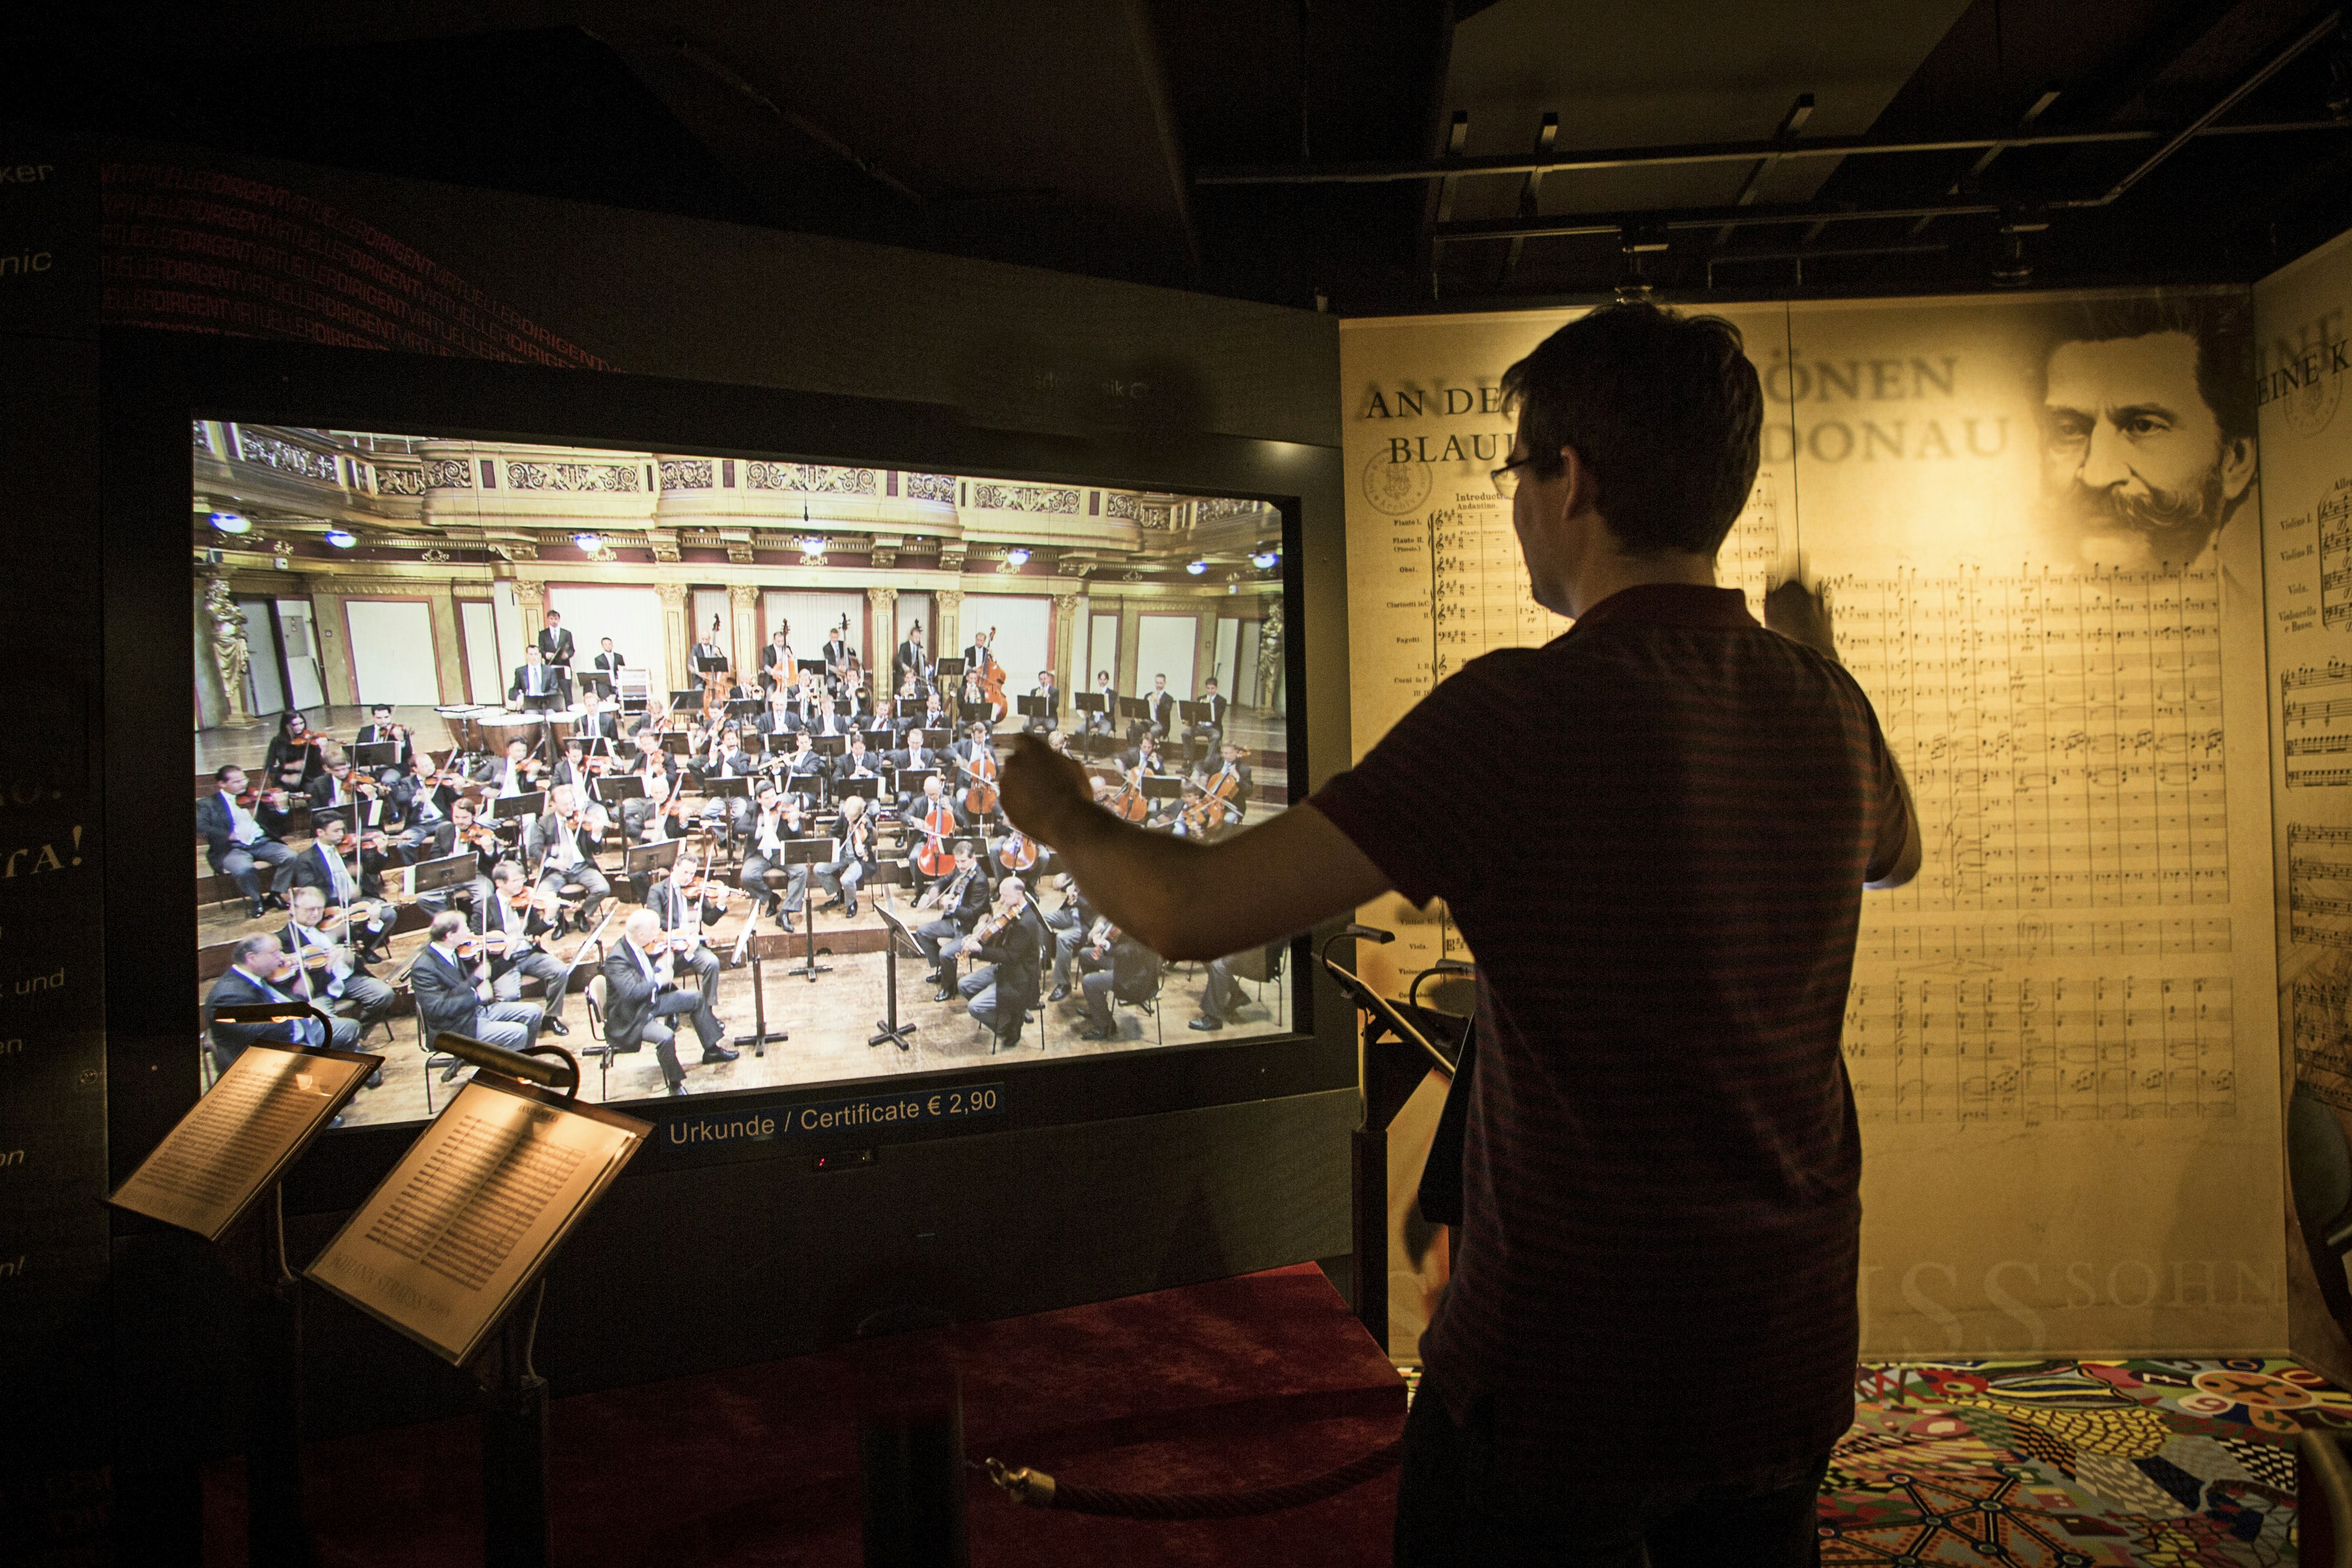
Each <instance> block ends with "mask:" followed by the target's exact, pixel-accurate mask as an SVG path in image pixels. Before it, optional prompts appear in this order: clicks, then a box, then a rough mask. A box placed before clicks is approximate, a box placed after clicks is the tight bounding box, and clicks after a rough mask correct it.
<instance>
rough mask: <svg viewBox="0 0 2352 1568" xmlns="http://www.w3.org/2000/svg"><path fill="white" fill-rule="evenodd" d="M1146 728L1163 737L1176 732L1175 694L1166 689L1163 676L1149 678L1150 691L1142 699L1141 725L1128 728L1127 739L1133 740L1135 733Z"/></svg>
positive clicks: (1166, 683)
mask: <svg viewBox="0 0 2352 1568" xmlns="http://www.w3.org/2000/svg"><path fill="white" fill-rule="evenodd" d="M1146 728H1149V729H1153V730H1157V731H1159V732H1160V733H1161V734H1163V735H1172V734H1174V733H1175V732H1176V694H1175V693H1174V692H1172V691H1170V690H1169V689H1168V678H1167V677H1166V676H1164V675H1155V676H1153V677H1152V678H1151V689H1150V691H1148V692H1146V693H1145V694H1144V698H1143V721H1142V723H1141V724H1139V725H1136V726H1134V727H1132V728H1130V729H1129V731H1128V732H1127V738H1128V739H1129V740H1130V741H1132V740H1134V739H1135V737H1136V735H1137V733H1138V732H1139V731H1140V730H1142V729H1146Z"/></svg>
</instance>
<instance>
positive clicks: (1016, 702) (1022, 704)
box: [1013, 697, 1054, 719]
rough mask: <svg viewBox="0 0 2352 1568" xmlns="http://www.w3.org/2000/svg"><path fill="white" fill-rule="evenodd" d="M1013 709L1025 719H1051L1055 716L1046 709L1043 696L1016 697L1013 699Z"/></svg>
mask: <svg viewBox="0 0 2352 1568" xmlns="http://www.w3.org/2000/svg"><path fill="white" fill-rule="evenodd" d="M1013 711H1014V712H1015V713H1018V714H1020V715H1021V717H1023V718H1024V719H1051V718H1052V717H1053V716H1054V715H1053V714H1052V713H1050V712H1048V711H1047V710H1046V702H1045V699H1044V698H1042V697H1016V698H1014V699H1013Z"/></svg>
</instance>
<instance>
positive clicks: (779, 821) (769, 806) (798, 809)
mask: <svg viewBox="0 0 2352 1568" xmlns="http://www.w3.org/2000/svg"><path fill="white" fill-rule="evenodd" d="M807 823H808V817H807V813H806V812H805V811H804V810H803V808H802V805H801V797H800V796H798V795H785V794H783V793H782V792H781V791H779V790H778V789H777V788H776V785H775V783H774V781H773V780H769V781H766V782H763V783H762V784H761V785H760V794H759V809H758V811H757V813H756V814H755V815H754V816H753V817H752V819H751V831H750V833H749V835H748V836H747V837H748V847H747V848H746V849H745V850H744V854H743V874H742V877H741V879H740V885H741V887H742V889H743V890H744V891H745V892H746V893H749V894H750V895H751V898H752V900H754V901H755V902H756V903H757V904H758V906H759V910H760V912H761V913H763V914H769V915H772V916H774V917H775V921H776V924H777V925H778V926H779V927H781V928H782V929H783V930H785V931H790V930H792V929H793V916H794V915H796V914H798V913H799V912H800V911H801V908H802V906H803V904H805V903H806V902H807V900H808V882H809V868H808V865H807V863H806V862H804V861H803V862H802V863H801V864H799V865H794V866H787V865H786V864H785V863H784V846H785V845H786V844H788V843H790V842H791V841H792V840H793V839H795V838H798V837H803V834H805V833H806V831H807ZM770 871H782V872H783V873H784V874H785V882H784V890H783V891H782V892H781V893H779V892H778V891H776V889H773V888H771V887H770V886H768V873H769V872H770Z"/></svg>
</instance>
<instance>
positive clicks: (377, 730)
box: [352, 702, 416, 773]
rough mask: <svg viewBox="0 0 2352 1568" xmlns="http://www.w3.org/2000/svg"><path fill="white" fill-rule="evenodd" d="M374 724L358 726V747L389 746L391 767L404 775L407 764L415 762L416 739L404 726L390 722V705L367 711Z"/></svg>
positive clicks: (386, 704)
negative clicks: (390, 749)
mask: <svg viewBox="0 0 2352 1568" xmlns="http://www.w3.org/2000/svg"><path fill="white" fill-rule="evenodd" d="M368 712H369V714H370V715H371V716H372V717H373V720H374V722H373V723H369V724H362V725H361V726H360V733H359V739H358V740H357V741H355V742H352V744H354V745H360V746H390V747H391V748H392V765H393V766H394V767H395V768H398V769H400V770H401V771H402V772H404V773H405V772H406V771H407V770H408V764H409V763H412V762H414V761H415V760H416V737H415V734H413V733H411V732H410V731H409V728H408V726H407V725H405V724H395V723H394V722H393V721H392V704H391V703H389V702H379V703H376V704H375V705H374V706H373V707H372V708H370V709H369V710H368Z"/></svg>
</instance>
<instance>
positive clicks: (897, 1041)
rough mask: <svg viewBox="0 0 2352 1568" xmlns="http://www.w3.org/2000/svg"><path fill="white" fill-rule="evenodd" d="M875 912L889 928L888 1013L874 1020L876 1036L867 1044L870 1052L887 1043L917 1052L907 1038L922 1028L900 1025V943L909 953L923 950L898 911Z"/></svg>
mask: <svg viewBox="0 0 2352 1568" xmlns="http://www.w3.org/2000/svg"><path fill="white" fill-rule="evenodd" d="M874 912H875V913H876V914H877V915H880V916H881V917H882V924H883V926H884V927H885V928H886V930H885V934H884V938H883V942H882V1005H883V1007H884V1009H885V1012H884V1013H883V1016H881V1017H879V1018H877V1019H876V1020H874V1028H875V1031H876V1033H875V1035H874V1037H873V1038H872V1039H870V1040H867V1041H866V1046H867V1047H868V1048H869V1049H870V1048H871V1047H875V1046H878V1045H880V1044H881V1043H882V1042H883V1041H885V1040H887V1041H889V1042H890V1043H891V1044H892V1045H894V1046H896V1047H898V1048H899V1049H900V1050H902V1051H911V1050H913V1049H914V1048H915V1042H914V1041H912V1040H910V1039H908V1035H911V1034H913V1033H914V1032H915V1031H916V1029H918V1028H919V1027H920V1026H919V1025H916V1024H901V1023H900V1022H898V943H899V942H901V941H904V942H906V944H907V948H908V951H909V952H921V951H922V948H921V947H920V946H919V944H918V943H917V942H916V941H915V933H914V932H913V931H908V929H907V922H906V921H904V920H902V919H900V918H899V916H898V911H896V910H887V909H884V908H882V907H881V906H880V905H878V904H877V905H876V906H875V910H874Z"/></svg>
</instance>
